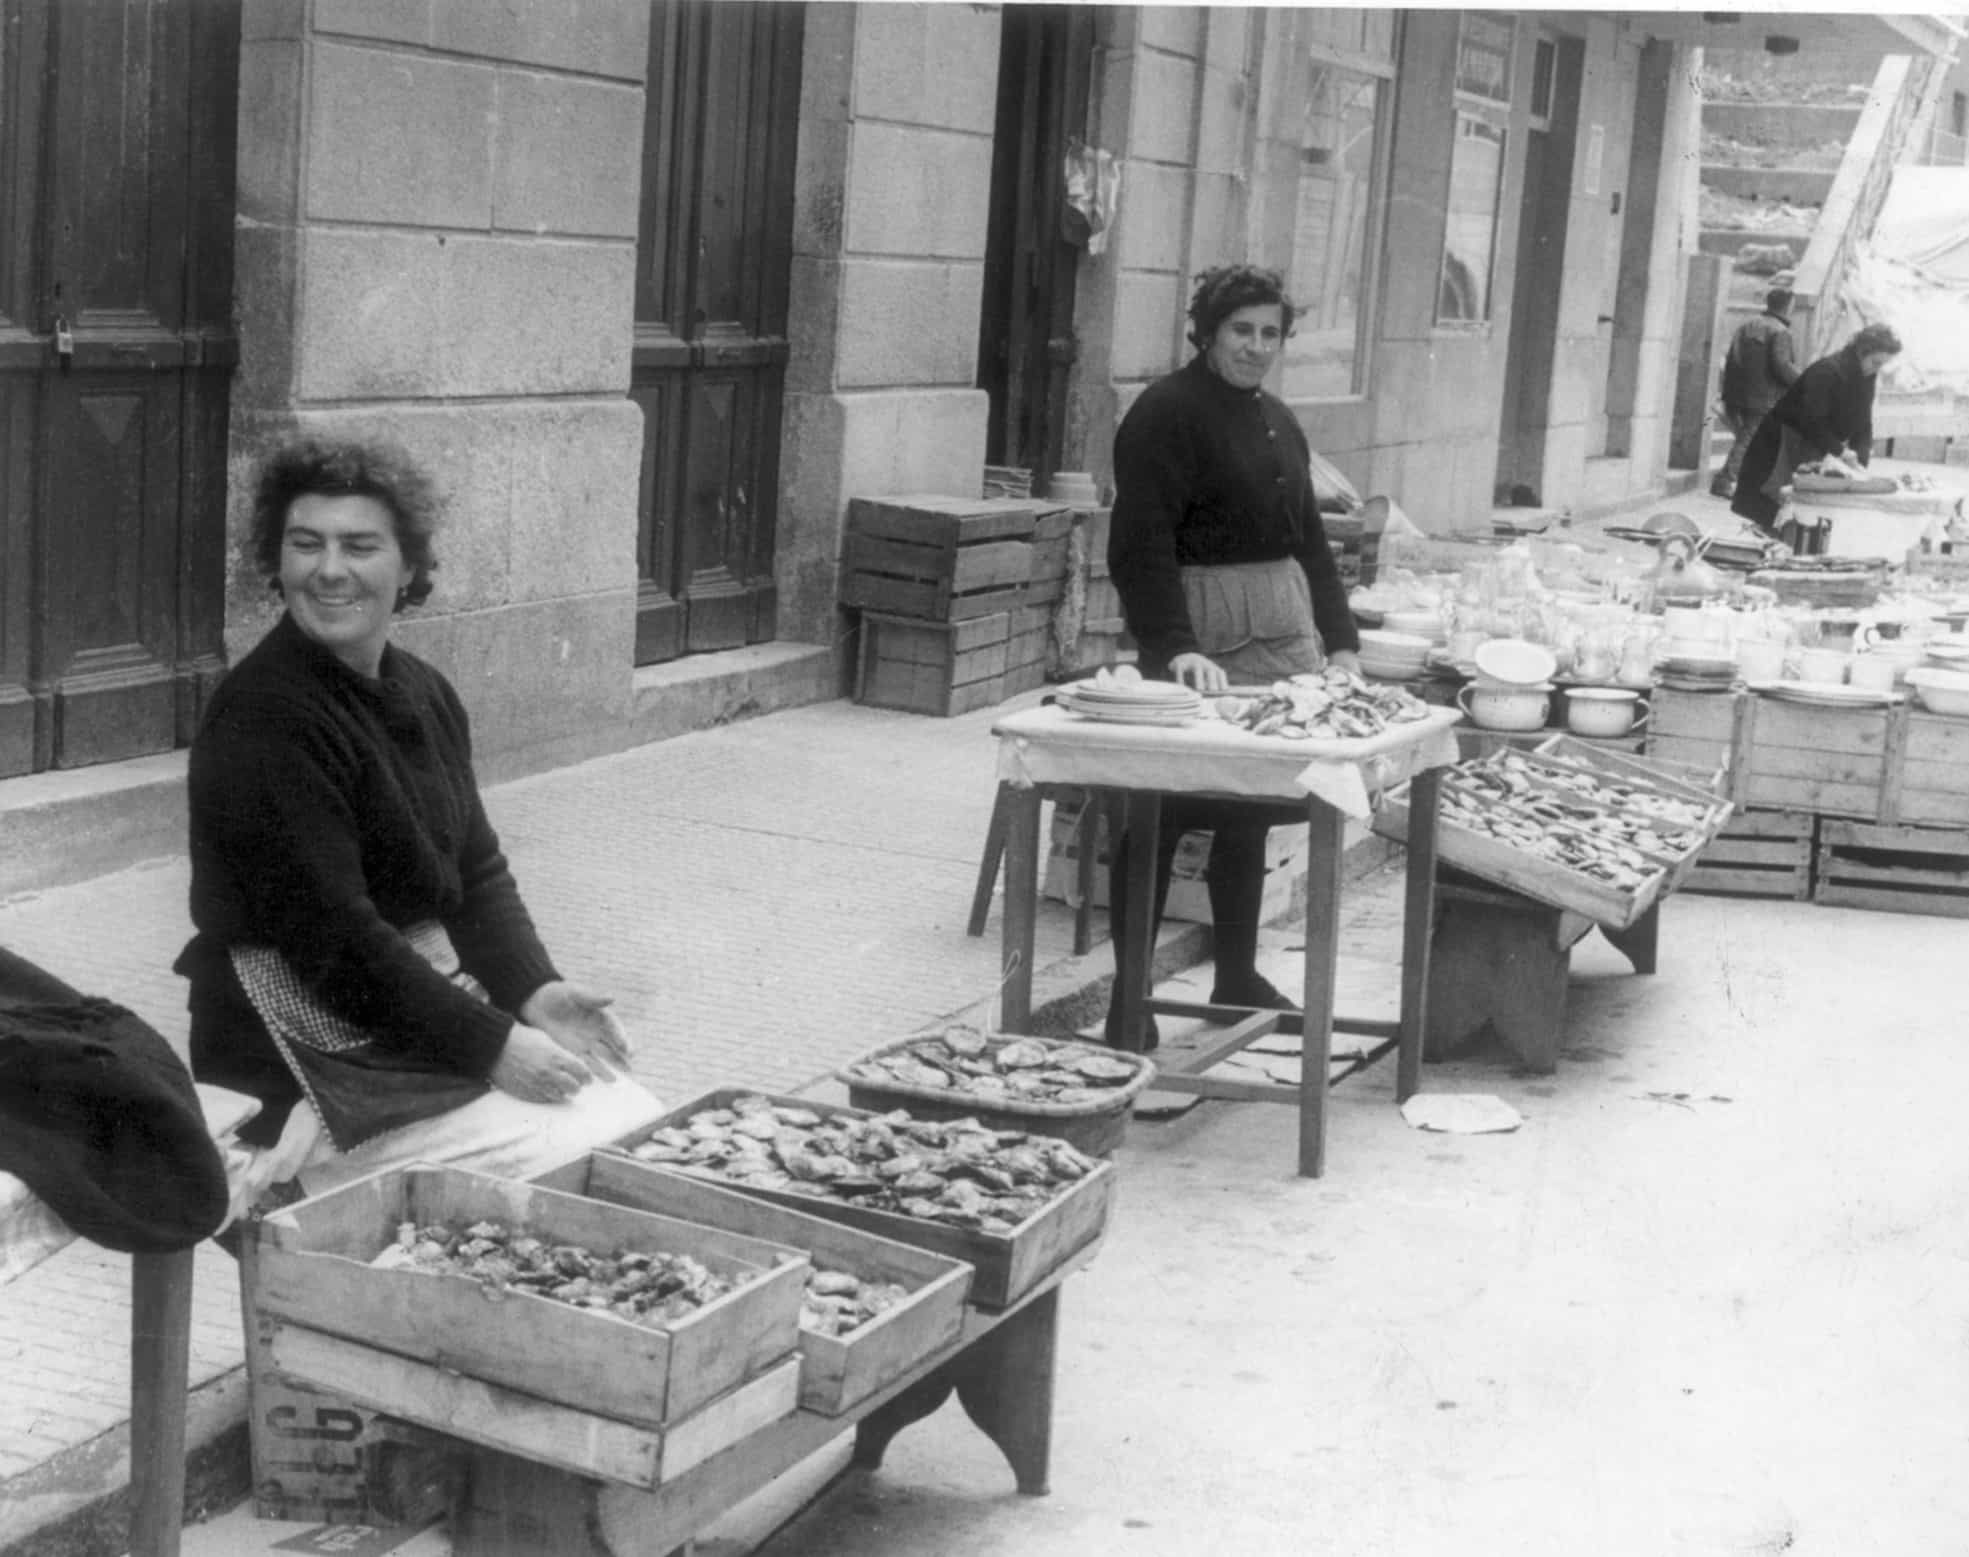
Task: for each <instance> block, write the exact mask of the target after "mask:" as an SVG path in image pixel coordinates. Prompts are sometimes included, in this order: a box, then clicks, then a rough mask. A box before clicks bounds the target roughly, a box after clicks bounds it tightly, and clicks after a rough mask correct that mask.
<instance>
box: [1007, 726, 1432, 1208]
mask: <svg viewBox="0 0 1969 1557" xmlns="http://www.w3.org/2000/svg"><path fill="white" fill-rule="evenodd" d="M1458 718H1460V715H1458V714H1457V713H1456V711H1455V710H1453V709H1432V710H1431V711H1430V717H1429V719H1427V720H1426V721H1421V722H1418V723H1416V724H1413V725H1402V726H1397V727H1396V728H1395V729H1394V730H1392V731H1390V732H1389V733H1388V735H1387V736H1385V737H1382V738H1380V739H1378V740H1377V741H1375V742H1364V743H1358V744H1356V745H1350V747H1349V749H1348V751H1347V753H1346V754H1345V755H1341V754H1338V753H1336V752H1334V751H1332V750H1331V749H1328V748H1325V747H1323V746H1320V745H1315V744H1314V743H1310V742H1305V741H1293V740H1285V739H1281V738H1278V737H1269V738H1260V737H1257V736H1253V735H1250V734H1248V733H1247V732H1245V731H1242V730H1238V729H1235V728H1233V727H1231V726H1229V725H1224V724H1220V723H1217V722H1215V721H1212V720H1200V721H1197V722H1196V723H1194V724H1190V725H1184V726H1180V727H1174V728H1161V727H1155V726H1141V725H1123V724H1106V723H1099V722H1096V721H1093V720H1088V719H1082V718H1079V717H1077V716H1075V715H1073V714H1069V713H1067V712H1065V711H1064V710H1062V709H1059V708H1055V707H1041V708H1035V709H1027V710H1024V711H1022V712H1020V713H1016V714H1012V715H1010V716H1008V717H1007V718H1005V719H1002V720H1000V721H999V722H998V723H997V724H996V725H995V726H994V727H993V734H995V735H996V736H997V737H998V741H999V775H998V776H999V779H1000V781H1001V783H1005V784H1010V785H1011V786H1012V793H1013V796H1014V801H1015V803H1014V804H1013V805H1012V806H1011V808H1010V814H1009V815H1008V816H1007V818H1006V838H1005V918H1004V936H1005V940H1004V947H1005V950H1004V973H1005V982H1004V986H1003V990H1002V994H1001V1016H1000V1025H1001V1026H1002V1027H1003V1028H1004V1029H1005V1030H1006V1031H1007V1032H1023V1031H1025V1030H1026V1029H1027V1028H1028V1027H1029V1025H1030V1023H1031V1020H1032V963H1033V952H1034V927H1035V924H1036V921H1037V915H1038V896H1039V793H1040V792H1039V787H1038V786H1040V785H1042V784H1076V785H1082V786H1085V787H1087V788H1094V789H1111V790H1119V791H1124V792H1125V795H1126V805H1127V824H1126V825H1127V826H1128V828H1129V830H1130V831H1131V832H1132V833H1133V834H1134V836H1136V837H1138V838H1150V837H1154V836H1155V834H1156V832H1157V830H1158V828H1159V824H1160V821H1161V811H1162V798H1161V797H1162V795H1163V794H1165V793H1179V794H1188V795H1211V796H1219V797H1223V798H1228V799H1240V800H1258V801H1271V802H1274V803H1276V802H1278V801H1292V802H1296V803H1298V804H1301V805H1304V806H1305V807H1306V819H1307V822H1308V824H1309V832H1310V839H1309V846H1308V850H1307V867H1306V904H1307V911H1306V976H1305V988H1304V991H1303V1000H1302V1004H1303V1007H1304V1012H1303V1015H1295V1014H1292V1013H1281V1012H1276V1011H1262V1012H1254V1011H1249V1010H1244V1009H1241V1008H1231V1007H1216V1006H1199V1005H1195V1004H1190V1003H1186V1002H1178V1001H1163V1000H1154V999H1151V997H1150V994H1149V986H1150V983H1151V979H1150V972H1149V968H1150V963H1151V961H1152V957H1153V952H1154V926H1153V923H1152V920H1153V911H1152V910H1153V897H1152V894H1153V893H1154V890H1155V883H1154V875H1155V873H1154V872H1153V871H1152V870H1136V871H1131V872H1130V873H1129V882H1128V891H1129V897H1128V903H1127V914H1126V918H1127V923H1128V925H1129V926H1130V930H1129V939H1130V941H1132V942H1133V944H1132V945H1130V946H1117V948H1116V955H1115V960H1116V969H1117V971H1116V980H1115V986H1116V994H1115V998H1116V999H1117V1000H1119V1001H1120V1002H1121V1005H1122V1021H1123V1030H1124V1031H1126V1032H1130V1033H1133V1032H1139V1031H1141V1028H1142V1023H1141V1020H1140V1018H1141V1017H1142V1015H1143V1014H1144V1013H1145V1012H1146V1011H1157V1012H1169V1013H1173V1014H1184V1015H1194V1014H1201V1015H1203V1016H1204V1017H1206V1019H1208V1020H1211V1021H1214V1022H1228V1023H1229V1024H1230V1025H1229V1027H1228V1029H1227V1030H1226V1031H1225V1032H1224V1033H1223V1034H1222V1035H1221V1036H1220V1037H1219V1038H1218V1039H1216V1040H1215V1041H1213V1042H1212V1043H1211V1044H1210V1045H1209V1046H1207V1047H1206V1048H1205V1049H1204V1051H1203V1052H1201V1053H1200V1054H1199V1055H1197V1056H1196V1058H1195V1059H1194V1060H1193V1061H1192V1062H1190V1063H1189V1064H1188V1065H1186V1066H1184V1067H1183V1068H1181V1069H1176V1068H1173V1067H1168V1066H1165V1067H1163V1068H1162V1070H1161V1072H1160V1074H1159V1076H1158V1078H1157V1081H1156V1085H1157V1086H1158V1087H1159V1088H1161V1089H1162V1090H1164V1091H1172V1092H1183V1093H1188V1094H1191V1095H1194V1096H1198V1097H1210V1098H1225V1099H1233V1100H1237V1101H1244V1102H1280V1103H1296V1104H1297V1105H1298V1107H1299V1172H1300V1173H1301V1174H1303V1175H1306V1176H1309V1177H1315V1178H1316V1177H1318V1176H1319V1175H1321V1174H1322V1173H1324V1172H1325V1171H1326V1092H1327V1086H1326V1078H1327V1071H1328V1064H1329V1060H1330V1058H1331V1055H1332V1052H1333V1034H1334V1031H1335V1030H1336V1029H1338V1030H1339V1031H1342V1032H1350V1033H1359V1034H1364V1035H1366V1036H1369V1037H1374V1038H1379V1039H1381V1040H1383V1043H1382V1046H1381V1047H1380V1048H1379V1049H1378V1050H1377V1051H1376V1052H1375V1055H1374V1056H1373V1057H1375V1058H1378V1057H1379V1056H1380V1055H1381V1054H1385V1053H1386V1052H1387V1050H1388V1048H1390V1047H1393V1048H1396V1049H1398V1050H1399V1059H1398V1061H1397V1070H1396V1079H1395V1091H1396V1099H1397V1101H1402V1102H1405V1101H1406V1100H1407V1099H1408V1098H1409V1097H1411V1096H1412V1095H1413V1094H1414V1093H1415V1092H1416V1090H1417V1089H1418V1088H1419V1087H1420V1085H1421V1081H1422V1045H1423V1034H1424V1031H1425V1028H1426V1025H1427V1003H1428V985H1429V943H1430V937H1431V927H1432V924H1433V921H1434V916H1435V890H1436V887H1435V877H1436V835H1435V819H1436V795H1437V788H1438V781H1439V773H1440V770H1441V769H1442V768H1443V767H1446V766H1448V765H1450V764H1452V763H1454V762H1455V761H1456V760H1457V748H1456V740H1455V737H1454V735H1453V733H1452V726H1453V725H1454V724H1455V722H1456V721H1457V719H1458ZM1409 779H1413V781H1414V782H1413V784H1412V786H1411V791H1410V794H1411V798H1410V810H1411V829H1410V843H1409V847H1408V871H1407V889H1406V896H1405V903H1404V908H1403V920H1402V994H1401V1015H1400V1019H1399V1020H1398V1021H1395V1022H1384V1021H1368V1020H1364V1019H1358V1018H1347V1017H1337V1016H1336V1015H1335V1014H1334V1009H1333V1005H1334V986H1335V981H1336V977H1337V972H1338V961H1339V949H1340V918H1339V908H1340V892H1341V856H1342V851H1343V834H1344V828H1345V823H1346V819H1347V816H1348V815H1353V816H1356V817H1360V818H1363V819H1364V818H1365V817H1366V816H1367V815H1368V814H1369V813H1370V811H1371V805H1372V796H1373V793H1374V792H1375V791H1378V790H1385V789H1387V788H1390V787H1392V786H1393V785H1395V784H1398V783H1401V782H1403V781H1404V780H1409ZM1295 1031H1296V1032H1298V1033H1300V1034H1301V1036H1302V1038H1303V1041H1304V1055H1303V1058H1302V1060H1301V1075H1302V1077H1304V1078H1314V1077H1317V1078H1319V1080H1318V1084H1315V1085H1300V1086H1287V1085H1274V1084H1268V1083H1259V1082H1245V1081H1230V1080H1225V1079H1220V1078H1217V1077H1212V1076H1210V1075H1207V1074H1205V1072H1207V1071H1208V1070H1209V1068H1210V1067H1211V1066H1213V1065H1215V1064H1217V1063H1218V1062H1219V1061H1221V1060H1223V1059H1226V1058H1228V1057H1229V1056H1230V1055H1232V1054H1235V1053H1237V1052H1238V1051H1239V1050H1241V1049H1243V1048H1245V1047H1246V1046H1247V1045H1249V1044H1250V1043H1252V1042H1254V1041H1255V1040H1256V1039H1258V1038H1260V1037H1262V1036H1264V1035H1265V1034H1267V1033H1270V1032H1295Z"/></svg>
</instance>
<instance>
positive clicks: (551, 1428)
mask: <svg viewBox="0 0 1969 1557" xmlns="http://www.w3.org/2000/svg"><path fill="white" fill-rule="evenodd" d="M268 1330H269V1336H268V1357H269V1359H270V1360H271V1362H272V1364H273V1366H274V1367H275V1368H277V1369H278V1370H279V1371H280V1372H281V1373H282V1374H285V1375H287V1376H289V1377H291V1378H295V1379H298V1380H300V1381H302V1382H304V1383H307V1384H313V1385H316V1386H318V1387H320V1388H322V1389H326V1390H331V1391H333V1392H334V1393H335V1394H337V1395H340V1396H342V1397H344V1398H345V1399H349V1400H353V1401H355V1402H356V1403H357V1404H359V1405H366V1406H370V1407H373V1408H374V1409H376V1410H378V1411H384V1412H388V1413H389V1414H390V1415H391V1416H394V1417H400V1418H402V1419H403V1420H404V1421H406V1422H415V1423H418V1424H419V1425H420V1426H424V1427H429V1428H432V1429H434V1430H436V1431H438V1432H441V1433H444V1434H446V1435H448V1436H450V1437H453V1438H463V1439H465V1440H466V1441H468V1442H470V1443H476V1444H483V1445H485V1446H486V1447H487V1448H489V1449H498V1450H500V1451H502V1452H503V1453H506V1454H513V1455H518V1456H519V1457H521V1458H522V1459H527V1460H534V1461H537V1462H539V1463H540V1464H542V1465H552V1466H556V1467H558V1468H559V1469H561V1470H568V1471H573V1472H574V1473H575V1474H576V1475H580V1476H594V1477H599V1478H601V1479H602V1480H605V1481H619V1482H622V1483H624V1484H626V1485H628V1486H632V1487H641V1488H644V1489H646V1490H647V1489H653V1488H656V1487H659V1486H661V1485H663V1483H664V1482H666V1481H670V1480H673V1479H674V1478H676V1477H678V1476H681V1475H682V1474H683V1473H684V1472H685V1471H687V1470H689V1469H691V1467H693V1466H695V1465H700V1464H702V1463H703V1462H704V1461H706V1460H708V1459H710V1458H711V1457H712V1456H713V1455H714V1454H717V1453H719V1452H720V1451H721V1450H724V1449H728V1448H730V1447H731V1446H732V1445H734V1444H736V1443H738V1442H740V1441H741V1440H742V1439H745V1438H749V1437H751V1436H752V1435H753V1434H754V1433H756V1432H758V1431H760V1430H761V1429H762V1428H766V1427H770V1426H771V1425H772V1424H773V1423H775V1422H777V1421H779V1420H780V1419H781V1418H783V1417H786V1416H790V1415H791V1414H792V1413H793V1412H794V1410H795V1409H796V1408H797V1407H798V1405H799V1396H800V1359H799V1358H798V1357H795V1356H789V1357H784V1358H782V1359H780V1360H779V1361H778V1362H776V1363H774V1364H772V1365H771V1366H770V1367H768V1368H767V1369H766V1371H765V1372H763V1373H760V1374H757V1375H755V1376H754V1377H752V1378H749V1379H747V1380H746V1381H745V1382H744V1383H742V1384H739V1385H737V1386H736V1387H734V1388H732V1389H729V1390H727V1391H725V1393H724V1394H722V1395H719V1396H718V1397H717V1398H716V1399H713V1400H710V1401H707V1402H705V1403H704V1404H703V1405H701V1406H699V1407H698V1408H697V1409H696V1410H695V1411H693V1412H692V1413H691V1414H690V1415H688V1416H685V1417H681V1418H679V1419H677V1420H676V1421H673V1422H668V1423H665V1424H664V1425H663V1426H661V1427H653V1426H649V1425H647V1424H644V1423H637V1422H625V1421H619V1420H617V1419H616V1418H614V1417H608V1416H598V1415H596V1414H595V1413H594V1412H592V1411H583V1410H580V1409H578V1408H576V1407H574V1406H570V1405H564V1404H560V1403H557V1402H555V1401H551V1400H543V1399H541V1398H540V1397H539V1396H538V1395H532V1394H527V1393H524V1392H522V1391H520V1390H516V1389H508V1388H506V1387H505V1386H504V1385H500V1384H490V1383H487V1382H486V1381H485V1380H483V1379H476V1378H470V1377H468V1376H466V1375H464V1374H461V1373H457V1372H454V1371H453V1370H452V1368H451V1367H450V1366H449V1365H448V1364H439V1363H431V1362H422V1361H419V1360H417V1359H415V1358H410V1357H403V1356H399V1355H398V1354H397V1353H395V1352H387V1351H383V1350H381V1349H379V1348H377V1347H374V1346H365V1345H363V1344H362V1343H361V1342H360V1341H353V1340H348V1339H346V1338H344V1337H342V1336H338V1335H329V1334H326V1333H325V1332H323V1331H320V1330H311V1329H309V1328H307V1327H306V1326H305V1325H297V1324H290V1323H287V1322H286V1321H283V1320H274V1321H271V1322H270V1323H269V1325H268Z"/></svg>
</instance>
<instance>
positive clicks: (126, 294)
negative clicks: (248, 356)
mask: <svg viewBox="0 0 1969 1557" xmlns="http://www.w3.org/2000/svg"><path fill="white" fill-rule="evenodd" d="M238 51H239V9H238V6H237V4H236V3H228V0H0V775H4V774H14V773H23V772H29V771H34V770H37V769H42V768H49V767H76V766H80V765H82V764H85V763H92V762H104V761H110V760H114V759H118V758H124V757H132V756H137V755H140V754H142V753H146V752H155V751H165V750H169V749H170V748H171V747H172V746H173V745H175V744H179V743H182V742H184V741H187V740H189V739H190V736H191V733H192V731H193V729H194V727H195V725H196V721H197V717H198V711H199V708H200V705H201V702H202V699H203V695H204V693H205V692H206V691H208V690H209V689H210V687H211V685H212V683H213V682H214V681H215V680H216V679H217V676H218V674H219V671H220V668H221V664H222V660H221V655H222V652H223V651H222V637H221V634H222V629H223V625H224V584H225V562H224V546H225V459H226V398H227V384H228V380H229V378H230V376H231V364H232V362H233V360H234V357H235V355H236V352H235V347H234V342H233V337H232V334H231V305H232V214H233V137H234V115H235V105H236V101H237V97H238V57H239V52H238Z"/></svg>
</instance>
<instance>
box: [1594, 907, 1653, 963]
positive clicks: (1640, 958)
mask: <svg viewBox="0 0 1969 1557" xmlns="http://www.w3.org/2000/svg"><path fill="white" fill-rule="evenodd" d="M1600 933H1601V934H1602V935H1604V936H1605V937H1606V938H1607V940H1608V941H1609V942H1610V943H1611V944H1612V945H1613V948H1614V949H1615V950H1616V951H1618V952H1619V953H1620V954H1621V955H1622V956H1623V957H1625V958H1626V959H1627V960H1628V962H1629V963H1630V964H1632V966H1633V969H1634V971H1635V972H1636V973H1652V972H1654V970H1655V958H1656V955H1657V953H1658V951H1659V949H1660V943H1661V904H1659V903H1656V904H1655V906H1654V907H1653V908H1650V909H1649V910H1648V911H1647V912H1646V913H1645V914H1643V915H1641V917H1640V918H1639V919H1636V920H1635V921H1634V922H1633V923H1632V924H1631V925H1629V926H1628V927H1627V928H1626V929H1625V930H1610V929H1608V928H1607V927H1606V926H1605V925H1601V926H1600Z"/></svg>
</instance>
